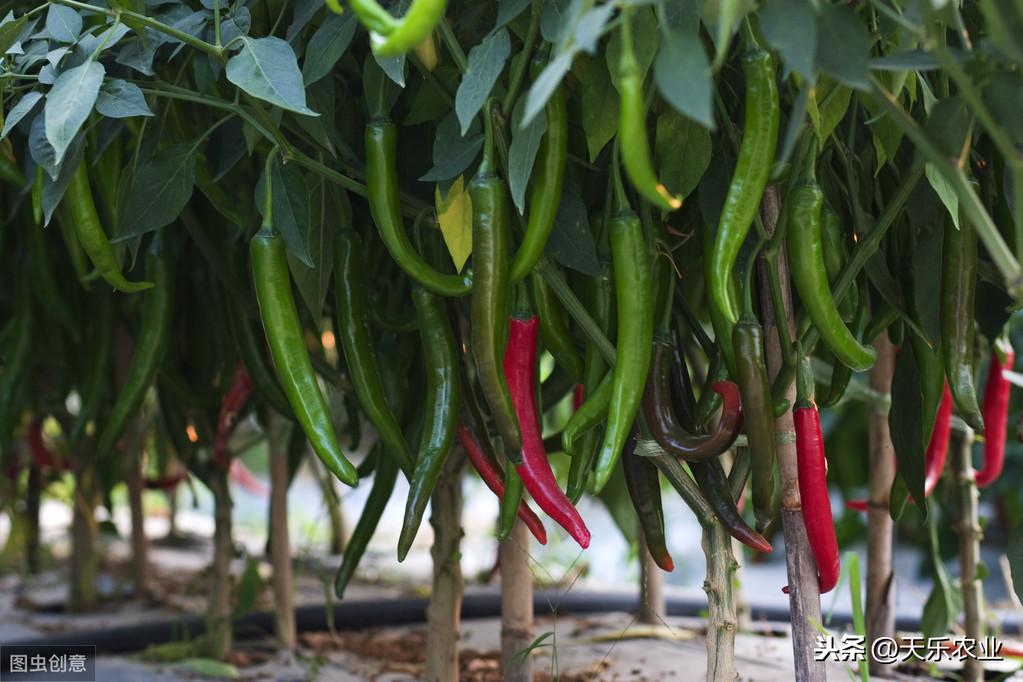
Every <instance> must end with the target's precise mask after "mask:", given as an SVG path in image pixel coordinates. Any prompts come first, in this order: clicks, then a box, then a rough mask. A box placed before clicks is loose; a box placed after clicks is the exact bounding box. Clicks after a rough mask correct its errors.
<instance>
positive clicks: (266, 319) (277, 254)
mask: <svg viewBox="0 0 1023 682" xmlns="http://www.w3.org/2000/svg"><path fill="white" fill-rule="evenodd" d="M270 194H271V193H270V192H269V191H268V192H267V195H270ZM265 215H268V216H269V215H272V212H271V211H267V212H265ZM249 252H250V258H251V260H252V277H253V281H254V283H255V286H256V300H257V301H258V302H259V314H260V317H261V318H262V321H263V330H264V331H265V333H266V340H267V342H268V343H269V345H270V354H271V356H272V357H273V361H274V367H275V368H276V371H277V377H278V379H279V380H280V383H281V388H283V389H284V394H285V395H286V396H287V398H288V403H289V404H290V405H291V408H292V410H293V411H294V413H295V416H296V418H297V419H298V422H299V424H300V425H301V426H302V430H303V431H305V434H306V436H307V437H308V438H309V443H310V445H312V447H313V450H314V451H315V452H316V455H317V456H318V457H319V458H320V459H321V460H322V461H323V463H324V464H325V465H326V467H327V469H329V470H330V471H331V472H332V473H333V474H334V475H335V476H337V477H338V478H339V479H341V481H343V482H344V483H346V484H348V485H350V486H355V485H357V484H358V482H359V477H358V475H357V474H356V473H355V467H354V466H352V463H351V462H349V461H348V460H347V459H346V458H345V456H344V454H342V452H341V446H340V445H339V444H338V442H337V435H336V434H335V433H334V426H333V424H332V423H331V420H330V411H329V410H328V408H327V401H326V400H325V399H324V397H323V394H322V393H321V392H320V387H319V384H317V383H316V375H315V374H313V366H312V362H311V361H310V360H309V353H308V351H307V350H306V345H305V341H304V339H303V338H302V325H301V323H300V322H299V319H298V308H297V307H296V306H295V299H294V297H293V295H292V293H291V275H290V271H289V269H288V257H287V255H286V253H285V248H284V240H283V239H282V238H281V236H280V235H279V234H277V233H276V232H274V231H273V228H272V227H270V226H269V225H266V224H264V226H263V229H261V230H260V231H259V232H258V233H256V235H255V236H254V237H253V238H252V241H251V242H250V244H249ZM353 570H354V567H353Z"/></svg>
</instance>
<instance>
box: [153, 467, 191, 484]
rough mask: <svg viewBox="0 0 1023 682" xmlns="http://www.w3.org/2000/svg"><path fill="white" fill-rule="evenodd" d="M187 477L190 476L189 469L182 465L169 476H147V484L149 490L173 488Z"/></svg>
mask: <svg viewBox="0 0 1023 682" xmlns="http://www.w3.org/2000/svg"><path fill="white" fill-rule="evenodd" d="M186 478H188V471H187V470H186V469H185V468H184V467H181V468H180V469H178V470H177V471H176V472H174V473H173V474H171V475H169V476H157V477H155V478H147V479H146V483H145V485H146V489H147V490H173V489H174V488H176V487H178V484H179V483H181V482H182V481H184V480H185V479H186Z"/></svg>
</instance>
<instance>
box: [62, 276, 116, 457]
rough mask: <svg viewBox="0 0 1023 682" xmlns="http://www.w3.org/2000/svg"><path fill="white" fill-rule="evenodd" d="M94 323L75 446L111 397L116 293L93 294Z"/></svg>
mask: <svg viewBox="0 0 1023 682" xmlns="http://www.w3.org/2000/svg"><path fill="white" fill-rule="evenodd" d="M90 308H91V310H92V311H93V312H92V322H93V323H92V324H91V325H89V328H87V329H86V344H87V348H88V354H89V358H91V360H92V362H91V363H90V364H89V371H88V375H87V376H86V377H85V381H84V382H83V383H82V384H80V385H79V389H78V392H79V394H80V395H81V398H82V407H81V409H80V410H79V411H78V414H77V415H76V416H75V420H74V422H73V423H72V424H71V432H70V435H69V440H70V442H71V446H72V449H74V447H75V446H77V445H78V443H79V442H80V441H81V439H82V436H83V435H85V432H86V429H87V428H88V426H89V423H90V422H92V421H93V420H95V419H96V417H97V416H98V415H99V413H100V409H101V408H102V407H103V405H104V403H105V402H106V399H107V389H108V388H109V386H110V374H111V370H112V367H113V363H114V352H113V348H114V329H115V327H116V326H117V324H116V321H115V320H114V302H113V296H112V294H110V293H109V292H106V291H102V292H97V293H96V294H94V295H93V297H91V298H90Z"/></svg>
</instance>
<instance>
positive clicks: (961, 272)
mask: <svg viewBox="0 0 1023 682" xmlns="http://www.w3.org/2000/svg"><path fill="white" fill-rule="evenodd" d="M942 248H943V253H942V259H941V337H942V339H943V340H944V348H943V351H944V353H943V355H944V358H945V376H946V377H947V378H948V388H949V390H950V391H952V400H953V402H955V406H956V410H957V411H958V412H959V414H960V416H962V418H963V419H964V420H966V423H967V424H969V425H970V428H972V429H974V430H975V431H979V432H983V431H984V418H983V417H982V416H981V412H980V405H979V403H978V402H977V389H976V387H975V386H974V381H973V359H974V358H973V308H974V299H975V297H976V292H977V231H976V230H975V229H973V226H972V225H971V224H970V223H969V222H968V221H966V220H961V221H959V228H958V229H957V228H956V226H955V224H954V223H953V222H952V220H951V218H947V219H946V220H945V242H944V246H943V247H942Z"/></svg>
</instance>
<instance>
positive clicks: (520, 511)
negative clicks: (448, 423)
mask: <svg viewBox="0 0 1023 682" xmlns="http://www.w3.org/2000/svg"><path fill="white" fill-rule="evenodd" d="M458 442H459V443H461V444H462V447H463V448H464V449H465V453H466V454H467V455H468V456H469V461H470V462H472V467H473V468H474V469H475V470H476V472H477V473H478V474H479V475H480V478H481V479H483V482H484V483H485V484H486V485H487V487H488V488H490V492H492V493H494V494H495V495H497V499H499V500H502V501H503V500H504V472H503V471H501V465H500V464H498V463H497V459H496V458H494V457H493V455H492V454H491V453H487V452H485V451H484V449H483V448H482V447H481V446H480V443H479V441H477V440H476V435H475V434H474V433H473V432H472V431H471V430H470V429H469V427H467V426H464V425H461V426H459V427H458ZM515 513H516V514H517V516H518V518H519V519H520V520H521V521H522V523H524V524H526V528H528V529H529V532H530V533H532V534H533V537H535V538H536V541H537V542H539V543H540V544H541V545H546V544H547V531H546V530H545V529H544V527H543V522H542V521H541V520H540V517H539V516H537V515H536V514H535V513H534V512H533V510H532V509H530V508H529V506H528V505H527V504H526V503H525V502H520V503H519V505H518V507H517V508H516V512H515Z"/></svg>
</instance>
